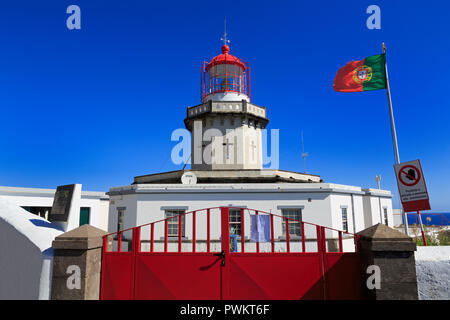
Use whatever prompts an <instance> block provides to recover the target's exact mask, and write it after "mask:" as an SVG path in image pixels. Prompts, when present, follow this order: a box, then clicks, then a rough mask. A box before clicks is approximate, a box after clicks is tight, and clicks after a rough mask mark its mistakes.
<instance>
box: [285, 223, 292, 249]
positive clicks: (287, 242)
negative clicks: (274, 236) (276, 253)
mask: <svg viewBox="0 0 450 320" xmlns="http://www.w3.org/2000/svg"><path fill="white" fill-rule="evenodd" d="M285 219H286V251H287V252H288V253H289V252H291V248H290V243H289V242H290V241H291V236H290V235H289V219H288V218H285Z"/></svg>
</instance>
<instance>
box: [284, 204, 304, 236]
mask: <svg viewBox="0 0 450 320" xmlns="http://www.w3.org/2000/svg"><path fill="white" fill-rule="evenodd" d="M281 214H282V216H283V217H284V218H288V219H289V236H301V235H302V228H301V221H302V209H301V208H285V209H281ZM283 236H286V219H283Z"/></svg>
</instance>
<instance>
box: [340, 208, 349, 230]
mask: <svg viewBox="0 0 450 320" xmlns="http://www.w3.org/2000/svg"><path fill="white" fill-rule="evenodd" d="M341 213H342V229H343V230H344V231H345V232H348V220H347V208H341Z"/></svg>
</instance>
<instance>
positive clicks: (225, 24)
mask: <svg viewBox="0 0 450 320" xmlns="http://www.w3.org/2000/svg"><path fill="white" fill-rule="evenodd" d="M227 36H228V33H227V17H225V19H224V33H223V37H222V38H220V40H222V41H223V44H224V45H226V44H227V43H230V40H228V38H227Z"/></svg>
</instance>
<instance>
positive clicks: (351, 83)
mask: <svg viewBox="0 0 450 320" xmlns="http://www.w3.org/2000/svg"><path fill="white" fill-rule="evenodd" d="M385 64H386V54H384V53H383V54H378V55H375V56H370V57H367V58H365V59H363V60H359V61H350V62H349V63H347V64H346V65H345V66H343V67H342V68H340V69H339V71H338V72H337V74H336V78H335V79H334V83H333V88H334V90H335V91H338V92H361V91H369V90H379V89H386V69H385Z"/></svg>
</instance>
